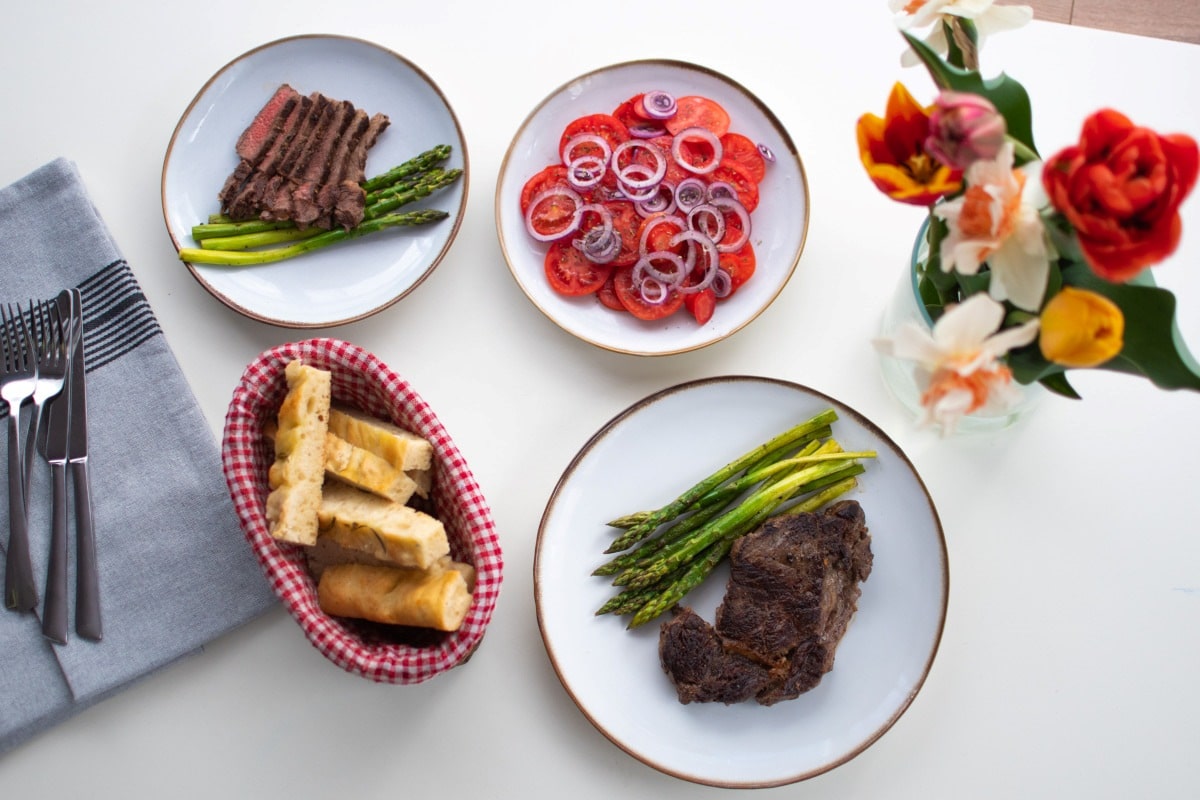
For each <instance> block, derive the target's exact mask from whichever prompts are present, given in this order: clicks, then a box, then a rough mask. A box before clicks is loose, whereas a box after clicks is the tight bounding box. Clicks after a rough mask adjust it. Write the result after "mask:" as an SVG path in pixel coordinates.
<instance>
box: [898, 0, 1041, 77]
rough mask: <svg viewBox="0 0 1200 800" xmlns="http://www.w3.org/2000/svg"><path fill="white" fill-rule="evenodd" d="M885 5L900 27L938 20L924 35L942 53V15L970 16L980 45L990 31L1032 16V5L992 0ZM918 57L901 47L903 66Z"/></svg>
mask: <svg viewBox="0 0 1200 800" xmlns="http://www.w3.org/2000/svg"><path fill="white" fill-rule="evenodd" d="M888 8H890V9H891V10H892V12H894V13H895V14H896V25H897V26H898V27H899V28H900V29H901V30H910V29H912V28H924V27H926V26H928V25H933V24H934V23H938V24H936V25H934V28H933V30H932V31H930V33H929V35H928V36H927V37H926V38H925V43H926V44H928V45H929V46H930V47H931V48H933V49H934V50H935V51H936V52H937V53H939V54H941V55H943V56H945V55H946V53H947V52H948V51H949V43H948V42H947V41H946V32H945V30H943V29H942V26H941V24H940V23H941V21H942V18H943V17H961V18H962V19H969V20H971V21H972V22H973V23H974V24H975V30H976V32H977V33H978V34H979V44H980V45H982V44H983V40H984V39H986V38H987V37H988V36H990V35H991V34H993V33H1000V32H1002V31H1010V30H1013V29H1014V28H1019V27H1021V26H1022V25H1024V24H1025V23H1027V22H1029V20H1031V19H1033V9H1032V8H1030V7H1029V6H1001V5H996V4H995V3H994V2H993V0H888ZM918 61H919V60H918V59H917V56H916V54H915V53H913V52H912V50H906V51H905V53H904V56H903V63H904V64H905V65H906V66H913V65H914V64H917V63H918Z"/></svg>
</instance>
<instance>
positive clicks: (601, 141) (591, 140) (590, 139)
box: [562, 133, 612, 166]
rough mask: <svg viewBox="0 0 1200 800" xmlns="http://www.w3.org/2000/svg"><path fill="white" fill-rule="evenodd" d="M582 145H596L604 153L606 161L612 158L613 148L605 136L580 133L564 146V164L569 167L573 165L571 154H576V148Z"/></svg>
mask: <svg viewBox="0 0 1200 800" xmlns="http://www.w3.org/2000/svg"><path fill="white" fill-rule="evenodd" d="M581 144H594V145H596V146H597V147H599V148H600V152H602V153H604V156H603V160H604V161H608V160H609V159H610V158H612V147H610V146H609V144H608V141H607V140H606V139H605V138H604V137H603V136H599V135H597V134H594V133H580V134H577V135H575V136H572V137H571V138H570V139H568V140H567V143H566V144H565V145H563V151H562V161H563V164H565V165H567V166H570V165H571V161H572V160H573V159H572V158H571V153H572V152H574V150H575V148H576V147H578V146H579V145H581Z"/></svg>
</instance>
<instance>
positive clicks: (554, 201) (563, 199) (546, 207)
mask: <svg viewBox="0 0 1200 800" xmlns="http://www.w3.org/2000/svg"><path fill="white" fill-rule="evenodd" d="M533 200H534V201H535V202H533V203H532V205H531V206H530V208H529V214H528V215H527V217H528V220H529V224H530V225H531V226H532V227H533V229H534V230H535V231H537V232H538V234H539V235H540V236H542V237H544V238H547V239H554V238H557V237H559V236H570V235H571V234H572V233H574V232H575V227H574V225H573V224H572V223H573V222H574V220H575V215H576V214H578V213H579V207H580V205H581V204H582V198H580V197H579V196H578V195H576V196H575V197H571V196H570V195H562V194H556V195H550V196H549V197H545V198H542V199H541V200H538V198H537V196H536V195H535V196H534V198H533Z"/></svg>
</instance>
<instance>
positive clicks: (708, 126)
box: [520, 91, 774, 325]
mask: <svg viewBox="0 0 1200 800" xmlns="http://www.w3.org/2000/svg"><path fill="white" fill-rule="evenodd" d="M730 122H731V120H730V117H729V113H728V112H727V111H726V110H725V109H724V108H722V107H721V105H720V104H719V103H717V102H716V101H714V100H712V99H711V98H708V97H703V96H700V95H690V96H686V97H678V98H676V97H674V96H672V95H671V94H669V93H667V92H663V91H650V92H645V93H641V94H637V95H634V96H633V97H631V98H629V99H628V100H626V101H625V102H623V103H621V104H620V105H619V106H617V108H615V109H613V111H612V113H607V114H606V113H595V114H588V115H585V116H582V117H578V118H577V119H574V120H572V121H571V122H570V123H568V124H567V126H566V128H565V129H564V130H563V132H562V136H561V138H560V140H559V157H560V158H559V161H558V162H556V163H553V164H549V165H548V166H546V167H545V168H544V169H542V170H541V171H540V172H538V173H537V174H536V175H533V176H532V177H530V178H529V179H528V180H527V181H526V182H525V185H524V187H523V188H522V190H521V200H520V202H521V214H522V216H523V217H524V219H525V228H526V230H527V231H528V232H529V235H530V236H532V237H533V238H534V239H536V240H538V241H540V242H545V243H547V245H548V249H547V251H546V257H545V270H546V278H547V280H548V281H549V283H550V285H551V287H553V289H554V290H555V291H556V292H559V293H560V294H563V295H568V296H585V295H591V294H594V295H595V296H596V297H597V299H598V300H599V302H600V303H602V304H603V305H604V306H606V307H607V308H610V309H612V310H614V311H619V312H628V313H630V314H633V315H634V316H635V317H637V318H639V319H644V320H657V319H663V318H664V317H667V316H670V315H671V314H674V313H675V312H677V311H679V310H680V309H681V308H686V309H687V310H688V311H689V312H690V313H691V315H692V316H693V317H694V318H695V320H696V321H697V322H698V323H699V324H701V325H703V324H704V323H706V322H708V321H709V319H711V318H712V316H713V314H714V313H715V311H716V307H717V305H718V304H719V303H720V302H721V301H722V300H724V299H726V298H728V297H730V296H732V295H733V294H734V293H735V292H736V291H737V290H738V288H739V287H740V286H742V285H743V284H744V283H745V282H746V281H748V280H749V279H750V278H751V276H753V274H754V270H755V267H756V260H755V255H754V247H753V245H752V244H751V242H750V214H751V213H752V212H753V211H754V209H755V208H756V207H757V206H758V201H759V192H758V186H759V183H760V182H761V181H762V180H763V178H764V176H765V175H766V172H767V168H768V164H769V163H770V162H772V161H773V160H774V157H773V155H772V154H771V151H770V150H769V149H768V148H766V147H765V146H763V145H758V144H755V143H754V142H753V141H751V140H750V139H749V138H747V137H746V136H743V135H742V134H740V133H736V132H734V131H731V130H730Z"/></svg>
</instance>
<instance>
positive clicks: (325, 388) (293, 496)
mask: <svg viewBox="0 0 1200 800" xmlns="http://www.w3.org/2000/svg"><path fill="white" fill-rule="evenodd" d="M284 375H285V377H286V378H287V385H288V391H287V394H286V395H285V396H284V399H283V403H282V405H280V407H279V414H278V422H277V428H276V432H275V461H274V463H272V464H271V467H270V470H269V471H268V473H267V483H268V485H269V486H270V488H271V491H270V493H269V494H268V495H267V507H266V515H267V521H268V522H269V523H270V526H271V527H270V530H271V536H273V537H274V538H276V539H278V540H280V541H284V542H293V543H295V544H305V545H309V544H314V543H315V542H316V541H317V517H318V513H317V512H318V509H319V508H320V506H321V502H322V491H321V488H322V485H323V484H324V481H325V434H326V433H327V432H328V426H329V404H330V397H331V386H332V376H331V375H330V373H329V372H327V371H326V370H322V369H317V368H316V367H310V366H308V365H306V364H303V363H301V362H300V361H298V360H296V361H292V362H290V363H289V364H288V365H287V367H286V368H285V370H284Z"/></svg>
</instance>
